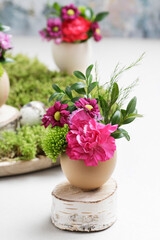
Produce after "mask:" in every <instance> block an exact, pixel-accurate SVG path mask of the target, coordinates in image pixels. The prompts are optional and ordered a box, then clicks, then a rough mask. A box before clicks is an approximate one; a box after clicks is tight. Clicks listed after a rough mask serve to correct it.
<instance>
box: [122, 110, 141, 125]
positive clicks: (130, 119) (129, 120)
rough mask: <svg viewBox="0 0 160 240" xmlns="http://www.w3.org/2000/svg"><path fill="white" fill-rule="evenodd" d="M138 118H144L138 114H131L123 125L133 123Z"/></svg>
mask: <svg viewBox="0 0 160 240" xmlns="http://www.w3.org/2000/svg"><path fill="white" fill-rule="evenodd" d="M136 117H143V116H142V115H140V114H137V113H130V114H129V115H128V116H126V119H125V120H124V122H123V124H128V123H131V122H133V121H134V120H135V118H136Z"/></svg>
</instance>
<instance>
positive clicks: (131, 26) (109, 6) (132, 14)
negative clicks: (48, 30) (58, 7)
mask: <svg viewBox="0 0 160 240" xmlns="http://www.w3.org/2000/svg"><path fill="white" fill-rule="evenodd" d="M47 2H49V3H52V2H53V1H47V0H38V1H37V0H27V1H22V0H0V22H2V23H3V24H5V25H9V26H11V28H12V34H16V35H23V36H24V35H38V30H40V29H41V28H42V26H44V25H45V22H46V20H45V13H46V12H47V9H46V4H47ZM58 2H59V3H60V4H64V5H67V4H68V3H71V2H72V3H75V4H76V5H88V6H90V7H91V8H93V10H94V11H95V12H101V11H109V12H110V13H111V14H110V15H109V17H108V18H106V19H105V20H104V21H102V22H101V23H100V25H101V28H102V32H103V36H105V37H132V38H159V37H160V1H159V0H127V1H126V0H101V1H98V0H88V1H86V0H72V1H69V0H61V1H58Z"/></svg>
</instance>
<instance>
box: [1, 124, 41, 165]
mask: <svg viewBox="0 0 160 240" xmlns="http://www.w3.org/2000/svg"><path fill="white" fill-rule="evenodd" d="M43 134H44V127H41V126H40V125H35V126H32V127H30V126H23V127H22V128H19V129H17V132H12V131H5V132H2V134H1V137H0V159H1V160H5V159H13V158H14V160H15V159H17V160H19V159H21V160H30V159H33V158H35V157H36V156H37V155H39V154H42V153H43V151H42V136H43Z"/></svg>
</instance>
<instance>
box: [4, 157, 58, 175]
mask: <svg viewBox="0 0 160 240" xmlns="http://www.w3.org/2000/svg"><path fill="white" fill-rule="evenodd" d="M59 164H60V160H59V158H57V162H56V163H52V160H51V159H49V158H47V157H46V156H42V155H40V156H38V158H35V159H32V160H23V161H22V160H19V161H2V162H0V177H4V176H11V175H17V174H23V173H29V172H35V171H39V170H42V169H46V168H51V167H54V166H58V165H59Z"/></svg>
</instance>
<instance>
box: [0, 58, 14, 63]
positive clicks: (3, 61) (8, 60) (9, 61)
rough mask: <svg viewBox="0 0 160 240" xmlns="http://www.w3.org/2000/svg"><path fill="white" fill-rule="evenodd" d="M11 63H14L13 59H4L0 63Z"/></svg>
mask: <svg viewBox="0 0 160 240" xmlns="http://www.w3.org/2000/svg"><path fill="white" fill-rule="evenodd" d="M11 62H14V60H13V59H11V58H4V59H1V60H0V63H11Z"/></svg>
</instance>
